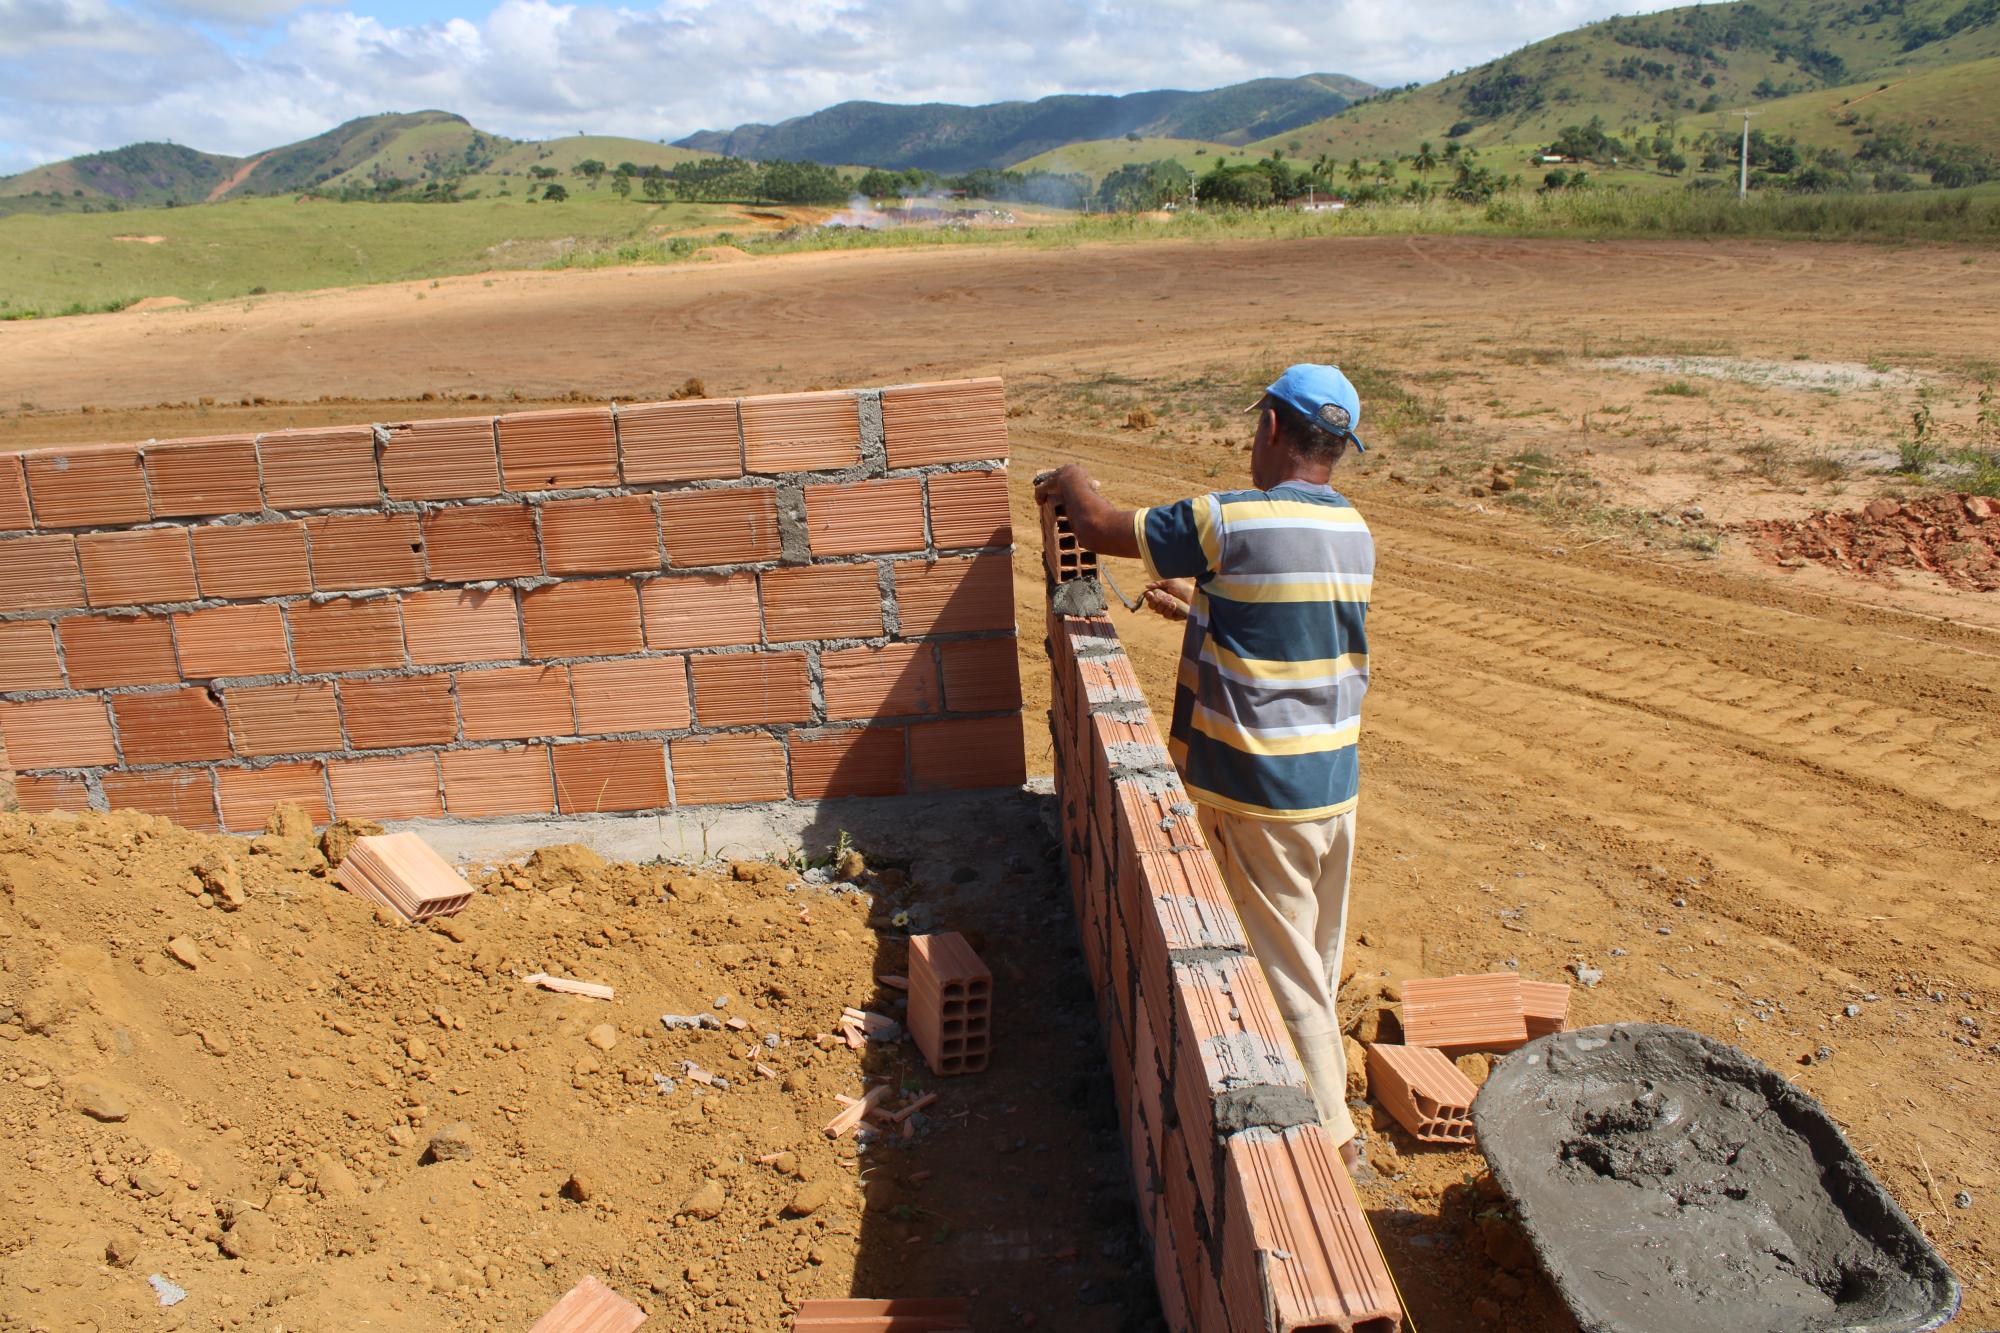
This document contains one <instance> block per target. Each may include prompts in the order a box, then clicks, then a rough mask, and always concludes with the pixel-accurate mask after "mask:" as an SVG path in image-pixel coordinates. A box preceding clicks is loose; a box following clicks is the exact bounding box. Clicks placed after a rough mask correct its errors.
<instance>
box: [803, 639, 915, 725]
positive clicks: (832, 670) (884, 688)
mask: <svg viewBox="0 0 2000 1333" xmlns="http://www.w3.org/2000/svg"><path fill="white" fill-rule="evenodd" d="M819 667H820V689H821V693H822V694H823V695H824V696H825V698H826V715H827V718H828V719H829V720H832V721H847V720H859V719H863V718H877V717H909V716H912V715H915V714H922V713H935V712H938V711H939V708H940V703H941V698H940V695H939V692H938V673H937V666H936V664H935V663H934V662H933V661H932V660H931V646H930V645H929V644H927V643H889V644H884V645H883V646H882V647H880V648H841V649H834V650H829V651H826V652H823V653H821V654H820V655H819Z"/></svg>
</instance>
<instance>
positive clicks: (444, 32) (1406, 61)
mask: <svg viewBox="0 0 2000 1333" xmlns="http://www.w3.org/2000/svg"><path fill="white" fill-rule="evenodd" d="M1665 7H1666V4H1665V3H1662V0H1624V3H1623V4H1615V3H1611V2H1609V0H1533V2H1530V0H1424V2H1423V3H1411V2H1410V0H1097V2H1096V3H1090V2H1089V0H1013V2H1012V3H994V2H993V0H660V2H659V3H655V4H645V5H632V6H624V5H613V4H554V3H549V0H498V3H495V4H491V5H479V4H467V3H452V0H349V2H347V3H342V2H341V0H303V2H302V0H0V174H6V173H11V172H15V171H20V170H22V169H24V168H26V167H29V166H33V165H36V164H38V163H42V162H51V161H56V160H59V159H61V158H65V157H71V156H74V155H76V154H78V153H86V152H93V151H96V150H99V149H105V148H117V147H120V146H122V145H124V144H128V143H136V142H140V141H143V140H160V139H166V140H171V141H172V142H175V143H180V144H185V145H187V146H189V147H192V148H199V149H202V150H204V151H206V152H212V153H229V154H236V155H242V154H248V153H252V152H255V151H258V150H261V149H265V148H272V147H276V146H278V145H281V144H285V143H290V142H293V141H295V140H298V139H303V138H307V137H310V136H311V135H314V134H318V133H320V132H322V131H324V130H327V129H330V128H331V127H332V126H334V125H336V124H339V123H340V122H341V121H344V120H349V119H352V118H353V117H356V116H365V115H372V114H375V113H377V112H383V111H420V110H426V109H432V108H436V109H440V110H445V111H455V112H457V113H459V114H460V115H463V116H465V117H466V118H467V119H469V120H470V121H472V123H473V124H475V125H477V126H479V127H480V128H481V129H484V130H489V131H493V132H495V133H499V134H505V135H509V136H511V137H514V138H548V137H551V136H556V135H565V134H574V133H577V132H578V131H585V132H588V133H592V134H622V135H630V136H632V137H635V138H643V139H663V140H673V139H677V138H680V137H681V136H683V135H686V134H689V133H692V132H693V131H695V130H698V129H730V128H733V127H735V126H736V125H739V124H742V123H744V122H747V121H767V122H769V121H777V120H782V119H784V118H786V117H789V116H797V115H803V114H805V113H807V112H811V111H816V110H818V109H819V108H821V107H824V106H830V105H832V104H833V103H835V102H842V101H848V100H851V99H866V100H872V101H885V102H927V101H943V102H966V103H978V102H992V101H1001V100H1007V99H1016V98H1019V99H1032V98H1036V97H1044V96H1047V95H1049V94H1051V93H1080V92H1105V93H1123V92H1135V91H1138V90H1141V89H1147V88H1213V87H1219V86H1221V85H1223V84H1228V83H1235V82H1239V81H1241V80H1244V79H1252V78H1263V77H1267V76H1272V75H1295V74H1304V73H1309V72H1314V71H1318V72H1325V73H1335V74H1349V75H1353V76H1354V77H1356V78H1360V79H1365V80H1367V81H1368V82H1370V83H1375V84H1382V85H1391V84H1401V83H1408V82H1412V81H1429V80H1431V79H1436V78H1440V77H1442V76H1444V75H1445V74H1447V73H1450V72H1451V71H1453V70H1455V69H1464V68H1467V67H1470V66H1472V65H1476V64H1479V63H1480V62H1481V61H1484V60H1488V59H1491V58H1492V57H1494V56H1498V55H1502V54H1505V53H1506V52H1508V51H1511V50H1513V49H1514V48H1516V47H1518V46H1523V45H1525V44H1527V43H1529V42H1532V41H1536V40H1539V39H1540V38H1543V37H1548V36H1551V35H1553V34H1555V33H1558V32H1561V31H1564V30H1566V29H1568V28H1572V27H1575V26H1577V25H1578V24H1580V23H1586V22H1589V21H1591V20H1594V19H1600V18H1606V17H1609V16H1610V15H1612V14H1614V13H1632V12H1637V11H1642V10H1650V9H1661V8H1665Z"/></svg>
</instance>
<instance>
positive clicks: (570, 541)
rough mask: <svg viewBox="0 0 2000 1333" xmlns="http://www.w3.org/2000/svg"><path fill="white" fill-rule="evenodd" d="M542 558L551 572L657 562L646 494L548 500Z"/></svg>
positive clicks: (615, 569) (618, 569)
mask: <svg viewBox="0 0 2000 1333" xmlns="http://www.w3.org/2000/svg"><path fill="white" fill-rule="evenodd" d="M542 557H543V559H544V560H546V561H547V562H548V567H549V573H551V574H619V573H624V572H625V571H628V570H641V569H658V568H659V567H660V533H659V527H658V524H657V521H656V520H655V518H654V516H653V497H652V496H650V495H610V496H604V497H602V498H600V499H591V500H551V501H550V502H549V503H547V504H545V505H543V506H542Z"/></svg>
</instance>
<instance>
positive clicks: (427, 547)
mask: <svg viewBox="0 0 2000 1333" xmlns="http://www.w3.org/2000/svg"><path fill="white" fill-rule="evenodd" d="M424 554H425V556H426V557H427V558H428V560H429V562H430V570H431V577H432V578H434V579H442V580H444V581H445V582H447V583H478V582H482V581H485V580H487V579H518V578H526V577H530V576H532V575H535V574H539V573H541V572H542V552H541V548H540V547H539V546H537V545H536V544H535V515H534V511H532V510H531V509H529V508H528V506H526V505H524V504H491V505H452V506H451V507H449V508H447V509H434V510H432V511H431V512H430V513H428V514H425V515H424Z"/></svg>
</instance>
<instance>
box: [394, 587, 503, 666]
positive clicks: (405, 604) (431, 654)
mask: <svg viewBox="0 0 2000 1333" xmlns="http://www.w3.org/2000/svg"><path fill="white" fill-rule="evenodd" d="M402 609H403V640H404V642H405V643H407V644H408V645H409V650H410V660H411V661H412V662H416V663H419V664H421V665H423V666H453V665H456V664H458V663H460V662H502V661H509V660H518V659H519V658H520V656H521V616H520V612H519V611H518V610H517V609H516V608H515V605H514V590H513V589H512V588H493V589H489V590H483V591H474V590H472V589H469V588H468V589H463V590H461V589H457V588H442V589H432V590H429V591H426V592H412V593H405V594H404V595H403V599H402Z"/></svg>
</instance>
